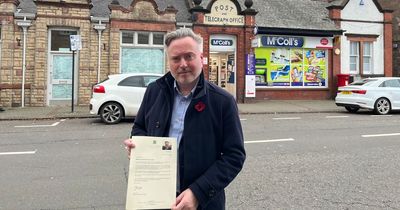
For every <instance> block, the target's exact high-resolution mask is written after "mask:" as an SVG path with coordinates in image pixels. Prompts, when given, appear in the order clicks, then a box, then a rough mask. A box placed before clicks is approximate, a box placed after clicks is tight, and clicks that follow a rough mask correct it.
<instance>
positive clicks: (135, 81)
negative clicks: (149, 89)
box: [118, 76, 144, 87]
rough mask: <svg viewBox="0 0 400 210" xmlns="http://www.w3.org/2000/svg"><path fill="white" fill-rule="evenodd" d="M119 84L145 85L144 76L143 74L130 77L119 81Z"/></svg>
mask: <svg viewBox="0 0 400 210" xmlns="http://www.w3.org/2000/svg"><path fill="white" fill-rule="evenodd" d="M118 86H131V87H144V85H143V78H142V77H141V76H132V77H128V78H125V79H124V80H122V81H121V82H119V83H118Z"/></svg>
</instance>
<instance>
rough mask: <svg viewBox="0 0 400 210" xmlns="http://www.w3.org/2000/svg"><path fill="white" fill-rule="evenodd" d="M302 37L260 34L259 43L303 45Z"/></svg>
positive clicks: (277, 45) (285, 45)
mask: <svg viewBox="0 0 400 210" xmlns="http://www.w3.org/2000/svg"><path fill="white" fill-rule="evenodd" d="M303 44H304V39H303V38H302V37H285V36H262V37H261V45H262V46H264V47H267V46H276V47H303Z"/></svg>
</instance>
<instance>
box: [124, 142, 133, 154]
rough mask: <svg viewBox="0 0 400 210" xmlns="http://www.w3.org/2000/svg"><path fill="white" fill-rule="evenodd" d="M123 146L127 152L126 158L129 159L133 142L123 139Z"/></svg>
mask: <svg viewBox="0 0 400 210" xmlns="http://www.w3.org/2000/svg"><path fill="white" fill-rule="evenodd" d="M124 145H125V149H126V151H128V158H131V149H133V148H135V143H134V142H133V140H132V139H125V140H124Z"/></svg>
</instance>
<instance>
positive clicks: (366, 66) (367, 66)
mask: <svg viewBox="0 0 400 210" xmlns="http://www.w3.org/2000/svg"><path fill="white" fill-rule="evenodd" d="M363 45H364V47H363V59H362V60H363V73H364V74H372V65H371V63H372V43H371V42H364V43H363Z"/></svg>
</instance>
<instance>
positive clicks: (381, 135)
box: [361, 133, 400, 138]
mask: <svg viewBox="0 0 400 210" xmlns="http://www.w3.org/2000/svg"><path fill="white" fill-rule="evenodd" d="M385 136H400V133H383V134H370V135H361V137H364V138H370V137H385Z"/></svg>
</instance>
